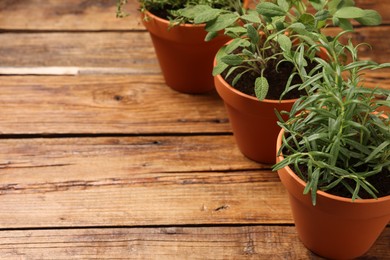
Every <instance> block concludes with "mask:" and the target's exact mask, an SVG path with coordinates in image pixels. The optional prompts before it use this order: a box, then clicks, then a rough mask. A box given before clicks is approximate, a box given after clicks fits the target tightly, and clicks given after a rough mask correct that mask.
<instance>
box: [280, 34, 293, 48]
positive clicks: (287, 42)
mask: <svg viewBox="0 0 390 260" xmlns="http://www.w3.org/2000/svg"><path fill="white" fill-rule="evenodd" d="M277 40H278V43H279V45H280V48H282V50H283V51H284V52H290V51H291V47H292V42H291V39H290V38H289V37H287V36H286V35H284V34H280V35H278V38H277Z"/></svg>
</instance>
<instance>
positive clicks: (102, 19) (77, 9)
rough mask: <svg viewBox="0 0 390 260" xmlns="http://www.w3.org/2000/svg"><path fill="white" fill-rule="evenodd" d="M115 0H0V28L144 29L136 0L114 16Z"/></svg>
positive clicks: (131, 0)
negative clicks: (125, 15) (123, 16)
mask: <svg viewBox="0 0 390 260" xmlns="http://www.w3.org/2000/svg"><path fill="white" fill-rule="evenodd" d="M115 3H116V0H67V1H61V0H27V1H26V0H0V13H1V15H0V30H1V29H2V30H54V31H58V30H61V31H69V30H70V31H86V30H90V31H102V30H144V27H143V25H142V24H141V18H140V15H139V11H138V1H137V0H130V1H129V3H128V5H127V9H126V10H127V12H128V13H129V15H130V17H128V18H126V19H118V18H116V17H115V16H116V6H115Z"/></svg>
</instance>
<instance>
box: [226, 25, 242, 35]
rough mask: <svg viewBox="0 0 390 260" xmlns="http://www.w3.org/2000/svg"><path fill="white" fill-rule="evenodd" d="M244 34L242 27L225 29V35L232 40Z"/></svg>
mask: <svg viewBox="0 0 390 260" xmlns="http://www.w3.org/2000/svg"><path fill="white" fill-rule="evenodd" d="M245 33H246V29H245V28H244V27H242V26H234V27H228V28H226V29H225V34H226V35H228V36H230V37H232V38H237V37H239V36H240V35H243V34H245Z"/></svg>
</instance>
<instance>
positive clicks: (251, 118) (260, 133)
mask: <svg viewBox="0 0 390 260" xmlns="http://www.w3.org/2000/svg"><path fill="white" fill-rule="evenodd" d="M214 64H215V61H214ZM214 84H215V87H216V89H217V92H218V94H219V95H220V96H221V98H222V99H223V101H224V103H225V107H226V111H227V113H228V116H229V120H230V124H231V127H232V130H233V134H234V137H235V140H236V143H237V146H238V148H239V149H240V151H241V152H242V153H243V154H244V155H245V156H246V157H248V158H249V159H251V160H254V161H256V162H261V163H270V164H273V163H275V145H276V138H277V136H278V133H279V131H280V127H279V126H278V125H277V121H278V119H277V117H276V114H275V109H276V110H278V111H282V110H285V111H289V110H290V109H291V107H292V105H293V104H294V102H295V101H296V99H290V100H282V101H279V100H270V99H264V100H263V101H259V100H258V99H257V98H256V97H252V96H249V95H247V94H244V93H242V92H241V91H239V90H237V89H235V88H233V87H232V86H230V85H229V84H228V83H227V82H226V81H225V80H224V79H223V78H222V76H221V75H217V76H215V77H214Z"/></svg>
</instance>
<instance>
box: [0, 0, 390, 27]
mask: <svg viewBox="0 0 390 260" xmlns="http://www.w3.org/2000/svg"><path fill="white" fill-rule="evenodd" d="M356 5H357V6H360V7H362V8H365V9H374V10H377V11H378V12H379V13H380V14H381V15H382V18H383V24H389V23H390V2H389V1H387V0H356ZM252 6H253V5H252ZM0 12H1V16H0V30H1V29H3V30H54V31H56V30H63V31H64V30H65V31H66V30H71V31H75V30H80V31H83V30H84V31H85V30H96V31H102V30H144V27H143V25H142V24H141V21H140V18H139V11H138V1H136V0H130V1H129V3H128V5H127V12H128V13H129V14H130V16H129V17H127V18H124V19H117V18H115V12H116V8H115V1H114V0H67V1H61V0H28V1H22V0H0Z"/></svg>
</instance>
